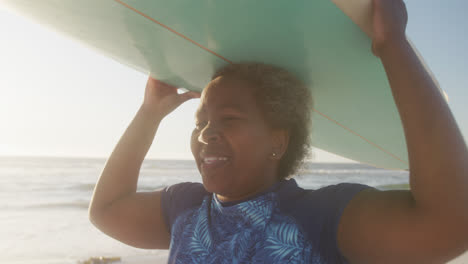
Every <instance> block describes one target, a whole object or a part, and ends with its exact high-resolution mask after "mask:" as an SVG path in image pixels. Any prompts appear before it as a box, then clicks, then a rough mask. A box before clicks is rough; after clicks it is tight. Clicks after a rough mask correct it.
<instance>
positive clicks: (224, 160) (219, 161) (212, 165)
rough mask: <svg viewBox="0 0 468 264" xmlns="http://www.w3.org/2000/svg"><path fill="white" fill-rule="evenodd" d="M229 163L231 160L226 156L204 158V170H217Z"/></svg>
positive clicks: (202, 163) (202, 164)
mask: <svg viewBox="0 0 468 264" xmlns="http://www.w3.org/2000/svg"><path fill="white" fill-rule="evenodd" d="M228 163H229V158H228V157H224V156H209V157H204V158H202V162H201V167H202V168H203V169H210V170H211V169H217V168H220V167H223V166H224V165H226V164H228Z"/></svg>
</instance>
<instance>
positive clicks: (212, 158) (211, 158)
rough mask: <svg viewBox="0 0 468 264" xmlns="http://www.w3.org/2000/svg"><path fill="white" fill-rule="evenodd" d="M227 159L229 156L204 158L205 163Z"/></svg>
mask: <svg viewBox="0 0 468 264" xmlns="http://www.w3.org/2000/svg"><path fill="white" fill-rule="evenodd" d="M227 160H228V158H227V157H206V158H203V163H204V164H215V163H218V162H224V161H227Z"/></svg>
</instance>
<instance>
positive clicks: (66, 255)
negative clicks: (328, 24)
mask: <svg viewBox="0 0 468 264" xmlns="http://www.w3.org/2000/svg"><path fill="white" fill-rule="evenodd" d="M105 161H106V160H105V159H86V158H49V157H48V158H44V157H0V212H1V213H0V263H5V264H39V263H41V264H42V263H44V264H55V263H57V264H58V263H60V264H77V263H85V261H86V260H89V259H90V258H91V257H99V256H104V257H120V258H121V260H122V261H121V262H116V263H129V264H146V263H165V262H166V259H167V254H168V252H167V251H166V250H143V249H136V248H133V247H130V246H127V245H125V244H123V243H120V242H119V241H116V240H114V239H112V238H110V237H108V236H106V235H105V234H103V233H102V232H100V231H99V230H97V229H96V228H95V227H94V226H93V225H92V224H91V223H90V222H89V220H88V213H87V208H88V204H89V201H90V199H91V195H92V191H93V188H94V185H95V183H96V182H97V180H98V178H99V175H100V173H101V171H102V169H103V167H104V164H105ZM140 173H141V174H140V180H139V184H138V189H139V190H140V191H151V190H156V189H159V188H162V187H165V186H168V185H171V184H175V183H179V182H185V181H191V182H201V179H200V176H199V174H198V170H197V168H196V165H195V163H194V161H187V160H145V162H144V163H143V166H142V169H141V172H140ZM295 179H296V180H297V182H298V184H299V185H300V186H301V187H303V188H307V189H316V188H320V187H323V186H326V185H330V184H336V183H340V182H352V183H363V184H367V185H370V186H374V187H377V188H382V189H386V188H393V187H404V186H406V185H407V184H408V172H404V171H390V170H383V169H376V168H372V167H369V166H366V165H361V164H351V163H313V162H307V163H305V164H304V165H303V167H302V169H301V170H300V172H299V173H298V175H297V176H296V177H295ZM91 263H92V262H91Z"/></svg>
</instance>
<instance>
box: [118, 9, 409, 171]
mask: <svg viewBox="0 0 468 264" xmlns="http://www.w3.org/2000/svg"><path fill="white" fill-rule="evenodd" d="M114 1H115V2H117V3H119V4H120V5H122V6H124V7H125V8H127V9H129V10H131V11H133V12H135V13H137V14H139V15H141V16H143V17H144V18H146V19H148V20H150V21H152V22H153V23H156V24H158V25H160V26H162V27H163V28H165V29H167V30H169V31H170V32H172V33H174V34H176V35H178V36H179V37H181V38H183V39H185V40H187V41H189V42H191V43H192V44H194V45H196V46H198V47H200V48H201V49H203V50H205V51H207V52H209V53H211V54H213V55H214V56H216V57H218V58H220V59H222V60H224V61H226V62H227V63H230V64H233V62H232V61H230V60H228V59H226V58H225V57H223V56H221V55H219V54H218V53H216V52H214V51H212V50H210V49H209V48H207V47H205V46H203V45H201V44H199V43H197V42H196V41H194V40H192V39H190V38H189V37H187V36H185V35H183V34H181V33H180V32H177V31H176V30H174V29H172V28H170V27H168V26H167V25H165V24H163V23H161V22H159V21H157V20H156V19H154V18H152V17H150V16H148V15H147V14H145V13H143V12H141V11H140V10H138V9H136V8H134V7H132V6H130V5H129V4H127V3H125V2H123V1H121V0H114ZM361 25H362V23H361ZM361 25H360V26H361ZM312 110H313V111H314V112H316V113H317V114H319V115H321V116H323V117H325V118H326V119H327V120H329V121H330V122H332V123H335V124H336V125H338V126H340V127H341V128H343V129H345V130H346V131H348V132H349V133H351V134H353V135H355V136H357V137H359V138H361V139H362V140H364V141H365V142H367V143H368V144H370V145H372V146H373V147H375V148H377V149H379V150H380V151H382V152H384V153H385V154H387V155H389V156H390V157H392V158H394V159H396V160H398V161H400V162H402V163H404V164H405V165H408V163H407V162H406V161H404V160H403V159H401V158H399V157H398V156H396V155H394V154H393V153H391V152H390V151H387V150H385V149H384V148H382V147H381V146H379V145H378V144H376V143H374V142H372V141H371V140H369V139H367V138H365V137H364V136H362V135H360V134H359V133H357V132H356V131H354V130H352V129H350V128H349V127H347V126H345V125H343V124H341V123H340V122H338V121H337V120H335V119H333V118H331V117H329V116H327V115H325V114H324V113H322V112H320V111H318V110H316V109H315V108H312ZM334 154H336V153H334ZM337 155H338V154H337ZM372 166H374V167H376V166H375V165H372ZM388 169H391V168H388ZM391 170H395V169H391Z"/></svg>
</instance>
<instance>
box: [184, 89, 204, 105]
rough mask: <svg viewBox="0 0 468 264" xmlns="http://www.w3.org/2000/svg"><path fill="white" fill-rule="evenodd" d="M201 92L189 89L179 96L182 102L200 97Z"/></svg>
mask: <svg viewBox="0 0 468 264" xmlns="http://www.w3.org/2000/svg"><path fill="white" fill-rule="evenodd" d="M200 96H201V94H200V93H199V92H194V91H189V92H186V93H182V94H179V98H180V99H181V101H182V103H183V102H185V101H188V100H190V99H195V98H200Z"/></svg>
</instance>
